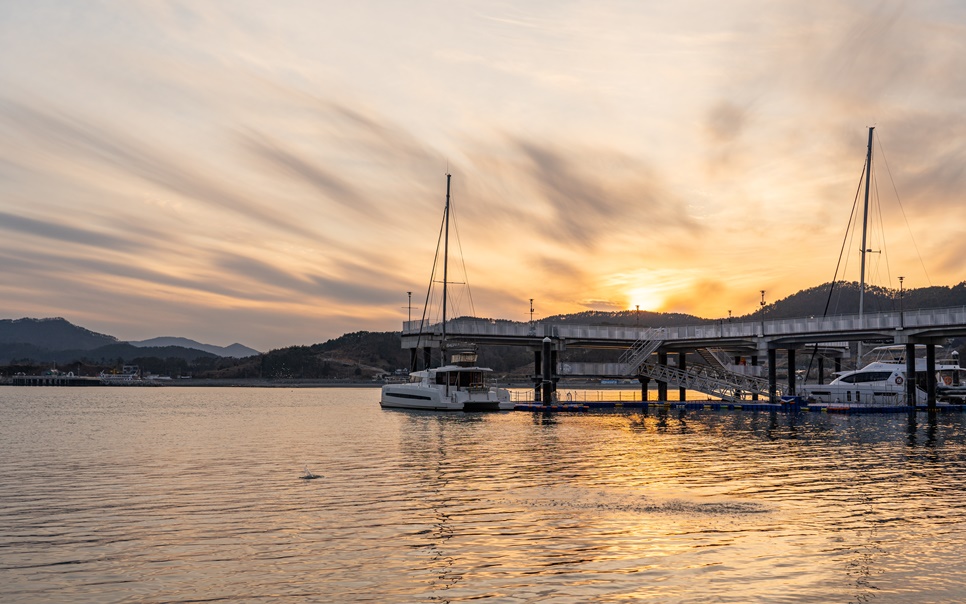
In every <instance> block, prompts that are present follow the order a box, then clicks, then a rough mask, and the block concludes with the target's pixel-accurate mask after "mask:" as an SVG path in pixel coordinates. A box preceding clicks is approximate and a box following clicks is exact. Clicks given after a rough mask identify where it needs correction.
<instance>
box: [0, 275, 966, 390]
mask: <svg viewBox="0 0 966 604" xmlns="http://www.w3.org/2000/svg"><path fill="white" fill-rule="evenodd" d="M864 304H865V311H866V312H883V311H892V310H898V308H899V304H900V296H899V292H898V291H897V290H890V289H886V288H880V287H869V288H867V289H866V294H865V302H864ZM901 304H902V307H903V308H904V309H905V310H906V311H908V312H912V311H914V310H916V309H929V308H942V307H957V306H966V282H964V283H960V284H959V285H956V286H952V287H944V286H934V287H926V288H918V289H913V290H905V291H903V292H902V298H901ZM858 307H859V286H858V284H857V283H836V284H835V285H834V287H833V286H832V284H824V285H820V286H817V287H813V288H810V289H806V290H802V291H800V292H797V293H795V294H792V295H791V296H788V297H787V298H784V299H781V300H778V301H776V302H773V303H771V304H767V305H766V306H764V307H763V308H761V309H760V310H757V311H755V312H752V313H748V314H746V315H742V316H739V315H735V316H734V317H733V320H735V321H741V320H748V319H750V318H765V319H783V318H793V317H805V316H822V315H823V314H826V313H827V314H828V315H842V314H856V313H858ZM462 320H472V319H470V318H466V317H464V318H463V319H462ZM477 320H479V321H486V322H488V323H490V322H502V321H505V320H503V319H477ZM720 320H722V318H713V319H706V318H700V317H695V316H692V315H687V314H679V313H655V312H649V311H636V310H624V311H618V312H602V311H586V312H581V313H575V314H569V315H556V316H552V317H545V318H542V319H539V321H538V322H539V323H554V324H567V323H569V324H576V325H600V326H607V325H625V326H640V327H665V326H674V325H694V324H702V323H709V322H716V321H720ZM507 322H509V321H507ZM963 343H964V340H963V339H957V340H955V341H954V342H953V345H954V346H957V347H962V345H963ZM617 356H619V351H613V350H579V349H574V350H568V351H567V352H566V358H567V360H570V361H583V362H613V361H615V360H616V358H617ZM0 360H2V362H3V363H4V364H5V365H6V366H5V367H0V373H2V374H4V375H12V374H13V373H16V372H23V373H36V372H38V371H42V370H44V369H49V368H51V367H56V368H58V369H61V370H63V371H73V372H75V375H96V374H97V373H99V372H100V371H110V370H112V369H117V368H120V366H121V365H123V364H135V365H139V366H140V367H141V369H142V371H143V372H150V373H154V374H157V375H168V376H172V377H173V376H189V375H190V376H193V377H195V378H208V379H225V380H229V379H231V380H238V379H261V380H316V381H323V382H325V381H332V382H345V381H356V382H360V381H362V382H364V381H371V380H373V379H376V378H378V377H379V376H382V375H384V374H387V373H393V372H396V371H402V372H405V371H408V370H409V363H410V353H409V351H408V350H403V349H402V345H401V337H400V334H399V332H369V331H357V332H353V333H347V334H345V335H342V336H340V337H338V338H334V339H331V340H328V341H326V342H323V343H320V344H313V345H311V346H290V347H287V348H280V349H277V350H272V351H269V352H267V353H264V354H259V355H255V356H250V357H247V358H241V359H238V358H223V357H218V356H215V355H214V354H211V353H206V352H203V351H199V350H194V349H187V348H183V347H177V346H169V347H154V348H151V347H148V348H138V347H135V346H132V345H130V344H127V343H124V342H119V341H118V340H117V339H116V338H114V337H112V336H107V335H104V334H97V333H94V332H91V331H89V330H86V329H84V328H82V327H78V326H75V325H72V324H70V323H69V322H67V321H65V320H64V319H18V320H13V321H11V320H5V321H0ZM479 360H480V364H482V365H485V366H488V367H491V368H493V369H494V371H495V372H497V373H498V374H514V375H518V376H525V375H529V374H530V373H532V371H533V366H532V364H533V355H532V353H531V352H530V351H528V350H527V349H525V348H523V347H514V346H482V347H480V349H479Z"/></svg>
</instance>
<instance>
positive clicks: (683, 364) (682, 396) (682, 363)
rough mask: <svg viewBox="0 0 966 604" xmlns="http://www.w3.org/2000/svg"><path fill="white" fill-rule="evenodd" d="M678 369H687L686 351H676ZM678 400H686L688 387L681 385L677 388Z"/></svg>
mask: <svg viewBox="0 0 966 604" xmlns="http://www.w3.org/2000/svg"><path fill="white" fill-rule="evenodd" d="M678 369H680V370H681V371H687V369H688V353H687V352H679V353H678ZM678 400H679V401H682V402H683V401H686V400H688V389H687V388H685V387H683V386H682V387H679V388H678Z"/></svg>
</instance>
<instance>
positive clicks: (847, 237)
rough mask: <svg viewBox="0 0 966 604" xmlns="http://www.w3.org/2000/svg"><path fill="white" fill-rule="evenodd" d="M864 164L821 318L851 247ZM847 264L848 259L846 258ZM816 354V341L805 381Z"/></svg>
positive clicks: (825, 313)
mask: <svg viewBox="0 0 966 604" xmlns="http://www.w3.org/2000/svg"><path fill="white" fill-rule="evenodd" d="M865 171H866V165H865V162H862V173H861V174H860V175H859V184H858V185H856V187H855V198H854V199H853V200H852V212H851V213H850V214H849V224H848V225H847V226H846V227H845V236H844V237H843V238H842V247H841V248H840V249H839V259H838V262H836V264H835V274H834V275H832V282H831V283H830V284H829V287H828V297H826V298H825V310H823V311H822V318H825V317H827V316H828V309H829V306H830V305H831V303H832V294H833V292H834V291H835V284H836V283H837V282H838V276H839V268H840V267H841V265H842V257H843V256H845V257H846V259H847V258H848V256H847V255H846V254H845V250H846V244H848V245H849V246H850V247H851V235H852V221H853V219H854V218H855V216H856V213H857V212H858V206H859V193H860V192H861V191H862V179H863V178H864V177H865ZM846 264H848V260H846ZM817 354H818V343H816V344H815V347H814V348H813V349H812V356H811V357H810V358H809V359H808V366H807V367H806V368H805V380H804V381H805V382H807V381H808V374H809V373H810V372H811V371H812V363H813V362H814V361H815V356H816V355H817Z"/></svg>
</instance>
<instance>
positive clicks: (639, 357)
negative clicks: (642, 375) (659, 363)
mask: <svg viewBox="0 0 966 604" xmlns="http://www.w3.org/2000/svg"><path fill="white" fill-rule="evenodd" d="M663 336H664V329H662V328H658V327H651V328H650V329H648V330H647V331H645V332H644V333H643V335H641V337H640V338H639V339H638V340H637V341H636V342H634V343H633V344H632V345H631V347H630V348H628V349H627V350H625V351H624V354H622V355H621V358H620V359H619V360H618V363H619V364H620V365H622V366H623V367H624V371H623V373H624V374H625V375H637V373H638V368H639V367H640V366H641V365H642V364H643V363H644V361H646V360H647V358H648V357H649V356H651V355H652V354H654V352H656V351H657V349H658V348H660V347H661V343H662V341H663Z"/></svg>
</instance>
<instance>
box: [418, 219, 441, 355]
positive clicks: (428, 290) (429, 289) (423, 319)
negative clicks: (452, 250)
mask: <svg viewBox="0 0 966 604" xmlns="http://www.w3.org/2000/svg"><path fill="white" fill-rule="evenodd" d="M445 216H446V210H443V220H441V221H440V225H439V236H437V238H436V254H435V256H434V257H433V270H432V271H431V272H430V273H429V287H427V288H426V300H425V302H423V314H422V317H421V318H420V319H419V336H418V337H417V338H416V348H415V349H416V350H419V341H420V340H421V339H422V336H423V329H424V328H425V327H426V313H427V312H429V306H430V305H429V299H430V296H431V295H432V291H433V283H434V278H435V277H436V266H437V265H438V264H439V247H440V245H442V243H443V226H444V225H445V224H446V222H445V221H446V217H445ZM412 370H413V371H416V358H415V357H413V361H412Z"/></svg>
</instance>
